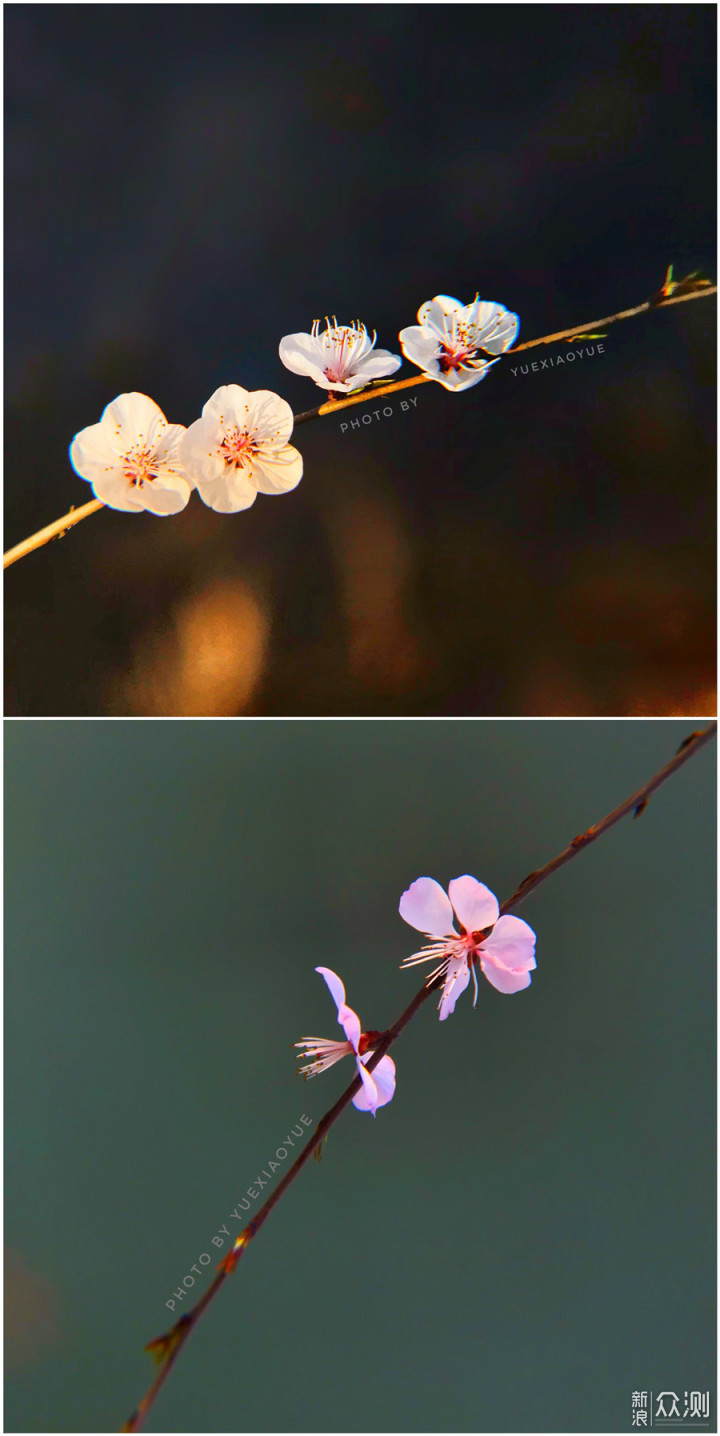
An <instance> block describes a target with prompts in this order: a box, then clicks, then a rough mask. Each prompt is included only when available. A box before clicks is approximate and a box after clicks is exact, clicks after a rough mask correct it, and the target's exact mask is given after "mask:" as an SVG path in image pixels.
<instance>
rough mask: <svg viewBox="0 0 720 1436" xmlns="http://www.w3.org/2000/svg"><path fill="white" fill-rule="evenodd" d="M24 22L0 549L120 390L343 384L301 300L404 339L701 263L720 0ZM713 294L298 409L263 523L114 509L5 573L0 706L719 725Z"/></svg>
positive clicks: (34, 11)
mask: <svg viewBox="0 0 720 1436" xmlns="http://www.w3.org/2000/svg"><path fill="white" fill-rule="evenodd" d="M4 14H5V33H6V44H5V56H6V69H7V119H6V180H7V203H6V215H7V225H6V250H5V252H6V259H7V271H6V277H7V289H6V316H7V347H6V361H5V374H6V384H7V404H8V411H7V423H6V437H7V519H6V545H7V546H9V545H11V544H14V543H15V542H17V541H18V540H20V539H21V538H23V537H25V536H26V535H27V534H28V533H30V532H32V531H34V530H35V529H37V528H39V527H41V526H42V525H44V524H45V523H48V522H49V521H50V520H52V519H54V518H57V517H59V516H60V515H61V514H62V513H64V512H65V511H66V510H67V509H68V508H69V507H70V505H71V504H75V505H78V504H81V503H84V502H86V500H87V499H88V498H89V497H91V495H90V491H89V488H88V486H86V485H85V484H84V483H83V482H82V481H81V480H79V479H78V478H77V477H76V476H75V475H74V474H73V472H72V470H71V468H70V464H69V461H68V457H67V446H68V443H69V441H70V440H71V439H72V436H73V434H74V433H76V432H77V431H78V430H79V429H81V428H83V427H85V426H86V425H88V424H91V423H95V422H96V421H97V420H98V419H99V417H100V413H101V411H102V409H103V407H104V405H105V404H106V403H107V402H108V401H109V400H110V399H112V398H113V397H115V395H117V394H118V393H120V392H123V391H126V390H132V389H139V390H142V391H144V392H146V393H148V394H150V395H151V396H152V397H153V398H154V399H155V400H156V401H157V402H158V403H159V404H160V405H161V407H162V408H163V409H164V410H165V412H166V414H167V415H168V417H169V418H170V420H171V421H173V422H179V423H184V424H189V423H191V422H192V421H193V420H194V419H195V418H196V417H197V416H198V415H199V413H200V409H201V407H202V405H203V403H204V402H205V400H206V399H207V398H208V397H209V395H210V394H211V393H212V392H213V390H214V389H215V388H216V387H217V386H218V385H219V384H222V383H228V382H239V383H241V384H243V385H245V386H246V387H248V388H251V389H252V388H270V389H273V390H276V391H278V392H279V393H281V394H282V395H283V396H284V397H286V398H287V399H288V400H289V401H290V403H291V404H292V405H293V408H294V410H295V412H296V413H297V412H299V411H301V410H305V409H309V408H312V407H314V406H315V405H316V404H317V403H319V402H322V398H323V395H322V393H321V391H320V390H319V389H317V388H316V387H315V386H314V385H313V384H312V383H311V381H310V380H307V379H302V378H299V377H297V376H295V375H292V374H290V373H289V372H288V371H287V370H285V369H284V368H283V366H282V365H281V363H280V360H279V358H278V354H277V346H278V342H279V340H280V338H281V337H282V335H284V334H287V333H291V332H294V331H297V330H305V331H307V330H308V329H309V327H310V324H311V321H312V320H313V319H314V318H315V317H322V316H324V315H326V314H331V315H332V314H337V316H338V318H339V319H340V320H341V321H348V320H350V319H351V318H352V317H355V316H359V317H360V318H361V319H363V320H364V321H365V322H366V323H367V324H368V325H369V326H370V328H371V329H372V328H376V329H377V331H378V336H379V341H378V342H379V344H380V345H381V346H383V347H387V348H390V349H391V350H393V351H396V352H399V348H398V341H397V333H398V330H399V329H401V328H402V327H404V326H406V325H407V324H411V323H414V322H415V315H416V311H417V309H418V307H419V305H420V304H421V303H422V302H423V301H425V300H427V299H429V298H430V297H432V296H433V295H434V294H436V293H438V292H445V293H450V294H453V295H456V296H458V297H459V298H461V299H462V300H464V301H465V302H467V301H469V300H470V299H471V298H472V297H473V296H474V294H475V292H476V290H478V289H479V290H480V293H481V294H482V295H483V296H484V297H487V298H492V299H497V300H500V301H501V302H502V303H504V304H506V305H507V306H508V307H510V308H511V309H514V310H516V311H517V312H518V313H519V314H520V316H521V320H522V330H521V336H520V337H521V338H530V337H534V336H539V335H542V334H546V333H551V332H553V331H555V330H557V329H560V328H562V327H566V326H569V325H572V324H577V323H584V322H585V321H586V320H587V321H588V322H590V321H592V320H594V319H598V318H600V317H602V316H603V315H607V314H610V313H613V312H614V311H616V310H617V309H619V308H627V307H629V306H632V305H634V304H637V303H639V302H641V301H642V300H644V299H645V298H647V297H648V296H649V295H650V294H652V293H654V292H655V291H656V290H657V289H658V288H659V286H660V285H661V283H662V281H663V278H664V275H665V271H666V267H667V265H668V264H669V263H673V264H674V265H675V274H676V276H677V277H679V276H681V275H683V274H685V273H687V272H689V271H692V270H695V269H701V270H702V271H703V272H704V273H705V274H706V275H708V276H709V277H710V278H712V279H714V278H715V273H714V255H715V207H714V176H715V150H714V128H715V127H714V120H715V10H714V7H713V6H708V5H611V6H605V5H603V6H595V5H577V6H572V5H571V6H563V5H553V6H550V5H542V6H522V5H520V6H513V7H512V10H511V9H509V8H508V7H507V6H506V5H501V6H493V5H483V6H468V5H443V6H438V5H424V6H407V5H368V6H356V5H348V6H335V5H333V6H327V5H315V6H310V5H302V6H283V5H274V6H272V7H270V6H251V5H242V6H230V5H220V6H218V5H202V6H199V5H183V6H174V5H163V6H155V5H132V6H123V5H120V6H118V5H103V6H92V5H82V6H76V5H62V6H53V5H33V6H27V5H11V6H7V7H5V11H4ZM714 316H715V300H714V299H712V298H711V299H704V300H699V301H694V302H691V303H688V304H686V305H679V306H677V307H674V308H671V309H669V310H666V311H665V312H662V313H657V314H653V315H651V316H649V317H644V318H642V319H639V320H637V321H630V322H629V323H627V324H625V325H619V326H617V328H616V329H612V330H611V331H610V332H609V336H608V339H607V341H606V352H605V354H604V355H602V356H598V355H595V357H594V358H591V359H589V360H587V361H583V362H580V363H578V362H575V364H574V365H565V366H564V367H563V368H558V369H550V368H548V369H547V370H544V371H541V370H538V372H536V373H532V372H531V373H530V374H528V375H526V376H523V375H520V374H518V375H517V376H513V374H512V373H511V370H510V367H509V361H507V362H505V363H502V364H500V365H497V366H496V367H495V369H494V370H493V371H492V373H491V374H490V376H489V377H488V378H487V379H486V380H485V381H484V383H482V384H481V385H480V386H479V387H477V388H476V389H473V390H471V391H469V392H468V393H466V394H462V395H453V394H448V393H446V392H445V391H444V390H443V389H441V388H440V386H439V385H436V384H433V385H425V386H422V387H421V388H420V389H418V390H417V391H416V392H417V399H418V402H417V408H416V411H414V412H412V413H402V412H400V410H399V405H398V403H397V401H396V404H395V412H394V414H393V417H392V418H389V419H381V420H380V421H379V422H375V423H374V424H373V425H372V426H368V427H366V428H362V429H361V430H360V431H348V432H346V433H342V432H341V431H340V427H339V422H338V421H337V420H335V419H332V420H330V419H324V420H322V421H319V422H317V423H313V424H310V425H307V426H303V427H302V428H300V429H298V430H297V443H298V447H299V448H300V450H301V452H302V454H303V456H304V461H305V477H304V479H303V482H302V484H301V485H300V488H299V489H298V490H297V491H296V492H294V493H293V494H292V496H289V497H283V498H282V499H281V500H271V499H267V498H261V499H259V500H258V502H257V504H256V505H255V507H254V508H253V509H252V511H250V512H248V513H245V514H239V515H236V516H230V517H223V516H220V515H216V514H213V513H212V512H210V511H209V510H207V509H206V508H204V506H203V505H202V503H201V502H200V501H199V499H197V498H194V499H193V501H192V502H191V505H190V507H189V508H188V509H187V510H186V511H185V512H184V513H183V514H182V515H181V516H180V517H178V518H176V519H174V520H167V521H165V520H158V519H156V518H152V517H148V516H145V515H143V516H128V515H122V514H119V513H116V512H102V513H101V514H99V515H95V516H93V517H92V518H91V519H89V520H87V521H86V522H84V523H82V524H81V525H80V526H79V527H78V528H77V530H74V531H73V532H72V533H71V534H70V535H68V536H66V537H65V538H64V539H63V540H62V541H60V542H55V543H53V544H52V545H51V546H50V547H48V548H45V549H43V550H42V551H40V552H38V553H35V554H33V555H31V556H30V557H28V558H26V559H24V560H22V561H21V562H20V563H19V564H18V565H16V566H15V567H14V568H13V569H12V571H11V572H9V574H8V580H7V648H6V654H7V672H8V694H7V711H8V712H9V713H12V714H18V715H26V714H32V715H43V714H47V715H56V714H57V715H63V714H65V715H83V714H110V715H112V714H116V715H128V714H129V715H133V714H137V715H144V714H149V715H163V714H171V715H182V714H196V715H203V714H207V715H214V714H217V715H233V714H238V713H249V714H280V715H282V714H320V715H322V714H338V713H339V714H351V715H352V714H359V715H367V714H400V715H403V714H407V715H413V714H515V713H519V714H588V715H594V714H610V715H612V714H628V715H642V714H649V715H653V714H666V715H673V714H677V715H681V714H684V713H698V714H700V713H711V712H712V713H714V712H715V697H714V686H715V673H714V655H715V636H714V635H715V628H714V612H715V574H714V533H715V472H714V353H715V344H714ZM551 352H554V353H557V352H563V353H565V352H567V346H566V345H563V346H559V348H558V349H556V350H554V351H550V350H545V351H541V353H542V354H543V355H545V356H547V354H549V353H551ZM531 357H534V358H536V359H537V352H536V353H535V354H534V355H533V356H531ZM414 372H417V371H415V370H414V369H413V367H412V366H411V365H410V364H409V363H407V362H406V363H405V364H404V365H403V368H402V370H401V371H400V375H399V376H398V377H409V376H410V375H411V373H414ZM354 412H355V414H358V413H360V412H361V411H360V410H355V411H354Z"/></svg>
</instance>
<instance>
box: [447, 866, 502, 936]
mask: <svg viewBox="0 0 720 1436" xmlns="http://www.w3.org/2000/svg"><path fill="white" fill-rule="evenodd" d="M448 893H449V895H450V901H451V903H452V905H453V907H454V909H455V915H456V917H457V918H458V921H459V922H461V923H462V925H463V927H464V928H465V931H466V932H479V931H481V930H482V928H484V927H491V926H492V924H493V923H496V922H497V920H498V913H499V911H500V908H499V905H498V900H497V898H496V896H495V894H494V893H491V891H490V889H489V888H486V886H485V884H484V883H479V882H478V880H477V878H471V877H469V876H467V875H466V876H465V877H464V878H453V880H452V882H451V883H448Z"/></svg>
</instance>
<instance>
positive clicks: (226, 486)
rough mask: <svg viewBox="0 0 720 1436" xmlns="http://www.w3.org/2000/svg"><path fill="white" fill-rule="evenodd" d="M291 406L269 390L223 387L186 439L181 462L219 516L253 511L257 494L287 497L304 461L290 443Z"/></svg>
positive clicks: (193, 425)
mask: <svg viewBox="0 0 720 1436" xmlns="http://www.w3.org/2000/svg"><path fill="white" fill-rule="evenodd" d="M292 427H293V413H292V409H291V408H290V405H289V404H288V403H286V401H285V400H284V399H281V398H280V397H279V395H278V394H273V393H271V392H270V390H269V389H253V390H250V391H248V390H247V389H241V387H240V385H239V384H223V385H222V387H221V388H220V389H216V390H215V393H214V394H213V395H212V396H211V398H209V399H208V401H207V404H205V406H204V408H203V411H202V418H200V419H196V420H195V423H194V424H191V425H190V427H189V429H188V430H187V433H186V434H185V436H184V438H183V440H182V445H181V452H182V459H183V463H184V465H185V468H186V470H187V473H188V475H189V476H190V478H191V480H192V482H193V484H194V485H195V487H196V488H197V491H198V493H199V495H200V497H201V499H202V500H203V503H206V504H207V505H208V507H209V508H211V509H215V510H216V512H217V513H219V514H234V513H237V512H238V511H239V510H240V509H249V508H250V505H251V504H254V502H255V500H256V498H257V496H258V494H286V493H288V491H289V490H290V489H294V488H295V486H296V485H297V484H299V483H300V480H301V478H302V471H303V461H302V457H301V455H300V454H299V453H298V451H297V449H294V448H293V447H292V444H289V443H288V439H289V438H290V435H291V433H292Z"/></svg>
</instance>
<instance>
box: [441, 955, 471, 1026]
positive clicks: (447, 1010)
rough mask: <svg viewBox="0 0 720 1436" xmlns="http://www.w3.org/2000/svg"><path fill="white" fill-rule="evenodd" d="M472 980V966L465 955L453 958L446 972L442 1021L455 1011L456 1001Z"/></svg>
mask: <svg viewBox="0 0 720 1436" xmlns="http://www.w3.org/2000/svg"><path fill="white" fill-rule="evenodd" d="M469 981H470V968H469V966H468V963H467V959H466V958H464V957H457V958H453V960H452V962H449V963H448V966H447V971H446V973H445V983H444V986H443V995H442V998H441V1001H440V1021H441V1022H444V1021H445V1019H446V1017H450V1016H451V1014H452V1013H453V1012H454V1011H455V1003H456V1002H457V1000H458V997H461V996H462V994H463V992H464V991H465V988H466V987H467V985H468V983H469Z"/></svg>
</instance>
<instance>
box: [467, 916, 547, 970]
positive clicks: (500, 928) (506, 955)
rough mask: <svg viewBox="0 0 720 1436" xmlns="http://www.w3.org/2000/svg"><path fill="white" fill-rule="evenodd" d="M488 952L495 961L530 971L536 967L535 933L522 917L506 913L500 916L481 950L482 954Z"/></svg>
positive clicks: (505, 965)
mask: <svg viewBox="0 0 720 1436" xmlns="http://www.w3.org/2000/svg"><path fill="white" fill-rule="evenodd" d="M484 953H487V954H488V956H489V957H491V958H492V960H493V961H494V962H501V963H502V965H503V967H508V968H510V969H512V970H513V971H517V972H529V971H530V970H531V969H532V968H533V967H535V965H536V964H535V933H534V932H533V930H532V928H531V927H529V926H528V924H527V923H526V922H523V920H522V918H521V917H513V916H512V914H509V913H508V914H506V915H505V916H504V917H501V918H498V921H497V922H496V924H495V927H494V928H493V930H492V932H491V933H490V936H489V937H487V938H486V939H485V941H484V943H483V945H482V948H481V950H480V956H481V957H482V956H483V954H484Z"/></svg>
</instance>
